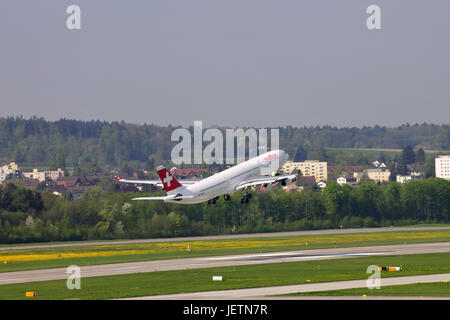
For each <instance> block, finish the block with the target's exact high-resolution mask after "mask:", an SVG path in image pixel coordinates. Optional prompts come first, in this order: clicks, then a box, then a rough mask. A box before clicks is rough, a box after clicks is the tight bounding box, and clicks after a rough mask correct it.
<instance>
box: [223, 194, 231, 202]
mask: <svg viewBox="0 0 450 320" xmlns="http://www.w3.org/2000/svg"><path fill="white" fill-rule="evenodd" d="M223 200H225V201H231V196H230V195H229V194H224V195H223Z"/></svg>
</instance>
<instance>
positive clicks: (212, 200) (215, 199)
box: [208, 197, 219, 204]
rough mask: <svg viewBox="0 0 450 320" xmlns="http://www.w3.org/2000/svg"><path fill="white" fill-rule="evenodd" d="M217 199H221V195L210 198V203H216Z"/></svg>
mask: <svg viewBox="0 0 450 320" xmlns="http://www.w3.org/2000/svg"><path fill="white" fill-rule="evenodd" d="M217 199H219V197H215V198H212V199H209V200H208V204H216V201H217Z"/></svg>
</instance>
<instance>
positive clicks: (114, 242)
mask: <svg viewBox="0 0 450 320" xmlns="http://www.w3.org/2000/svg"><path fill="white" fill-rule="evenodd" d="M427 230H450V227H393V228H357V229H327V230H311V231H288V232H269V233H248V234H233V235H219V236H201V237H179V238H158V239H136V240H112V241H88V242H83V241H79V242H65V243H56V244H28V245H13V246H0V250H24V249H45V248H64V247H82V246H95V245H122V244H134V243H152V242H176V241H198V240H224V239H246V238H268V237H292V236H308V235H330V234H353V233H371V232H400V231H427Z"/></svg>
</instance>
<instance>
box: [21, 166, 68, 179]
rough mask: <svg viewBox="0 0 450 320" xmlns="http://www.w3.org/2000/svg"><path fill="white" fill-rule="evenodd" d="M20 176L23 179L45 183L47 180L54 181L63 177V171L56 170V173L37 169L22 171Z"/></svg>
mask: <svg viewBox="0 0 450 320" xmlns="http://www.w3.org/2000/svg"><path fill="white" fill-rule="evenodd" d="M20 174H21V175H22V177H23V178H25V179H37V180H39V182H45V181H47V180H51V181H56V180H58V179H59V178H62V177H64V171H63V170H61V169H60V168H58V170H56V171H39V170H38V169H33V170H31V169H22V170H20Z"/></svg>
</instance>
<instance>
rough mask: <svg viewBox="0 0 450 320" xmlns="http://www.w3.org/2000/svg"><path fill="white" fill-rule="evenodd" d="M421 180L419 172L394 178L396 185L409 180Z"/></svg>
mask: <svg viewBox="0 0 450 320" xmlns="http://www.w3.org/2000/svg"><path fill="white" fill-rule="evenodd" d="M421 178H422V175H421V174H420V172H411V174H409V175H406V176H402V175H400V174H398V175H397V177H396V181H397V182H398V183H406V182H408V181H411V180H420V179H421Z"/></svg>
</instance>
